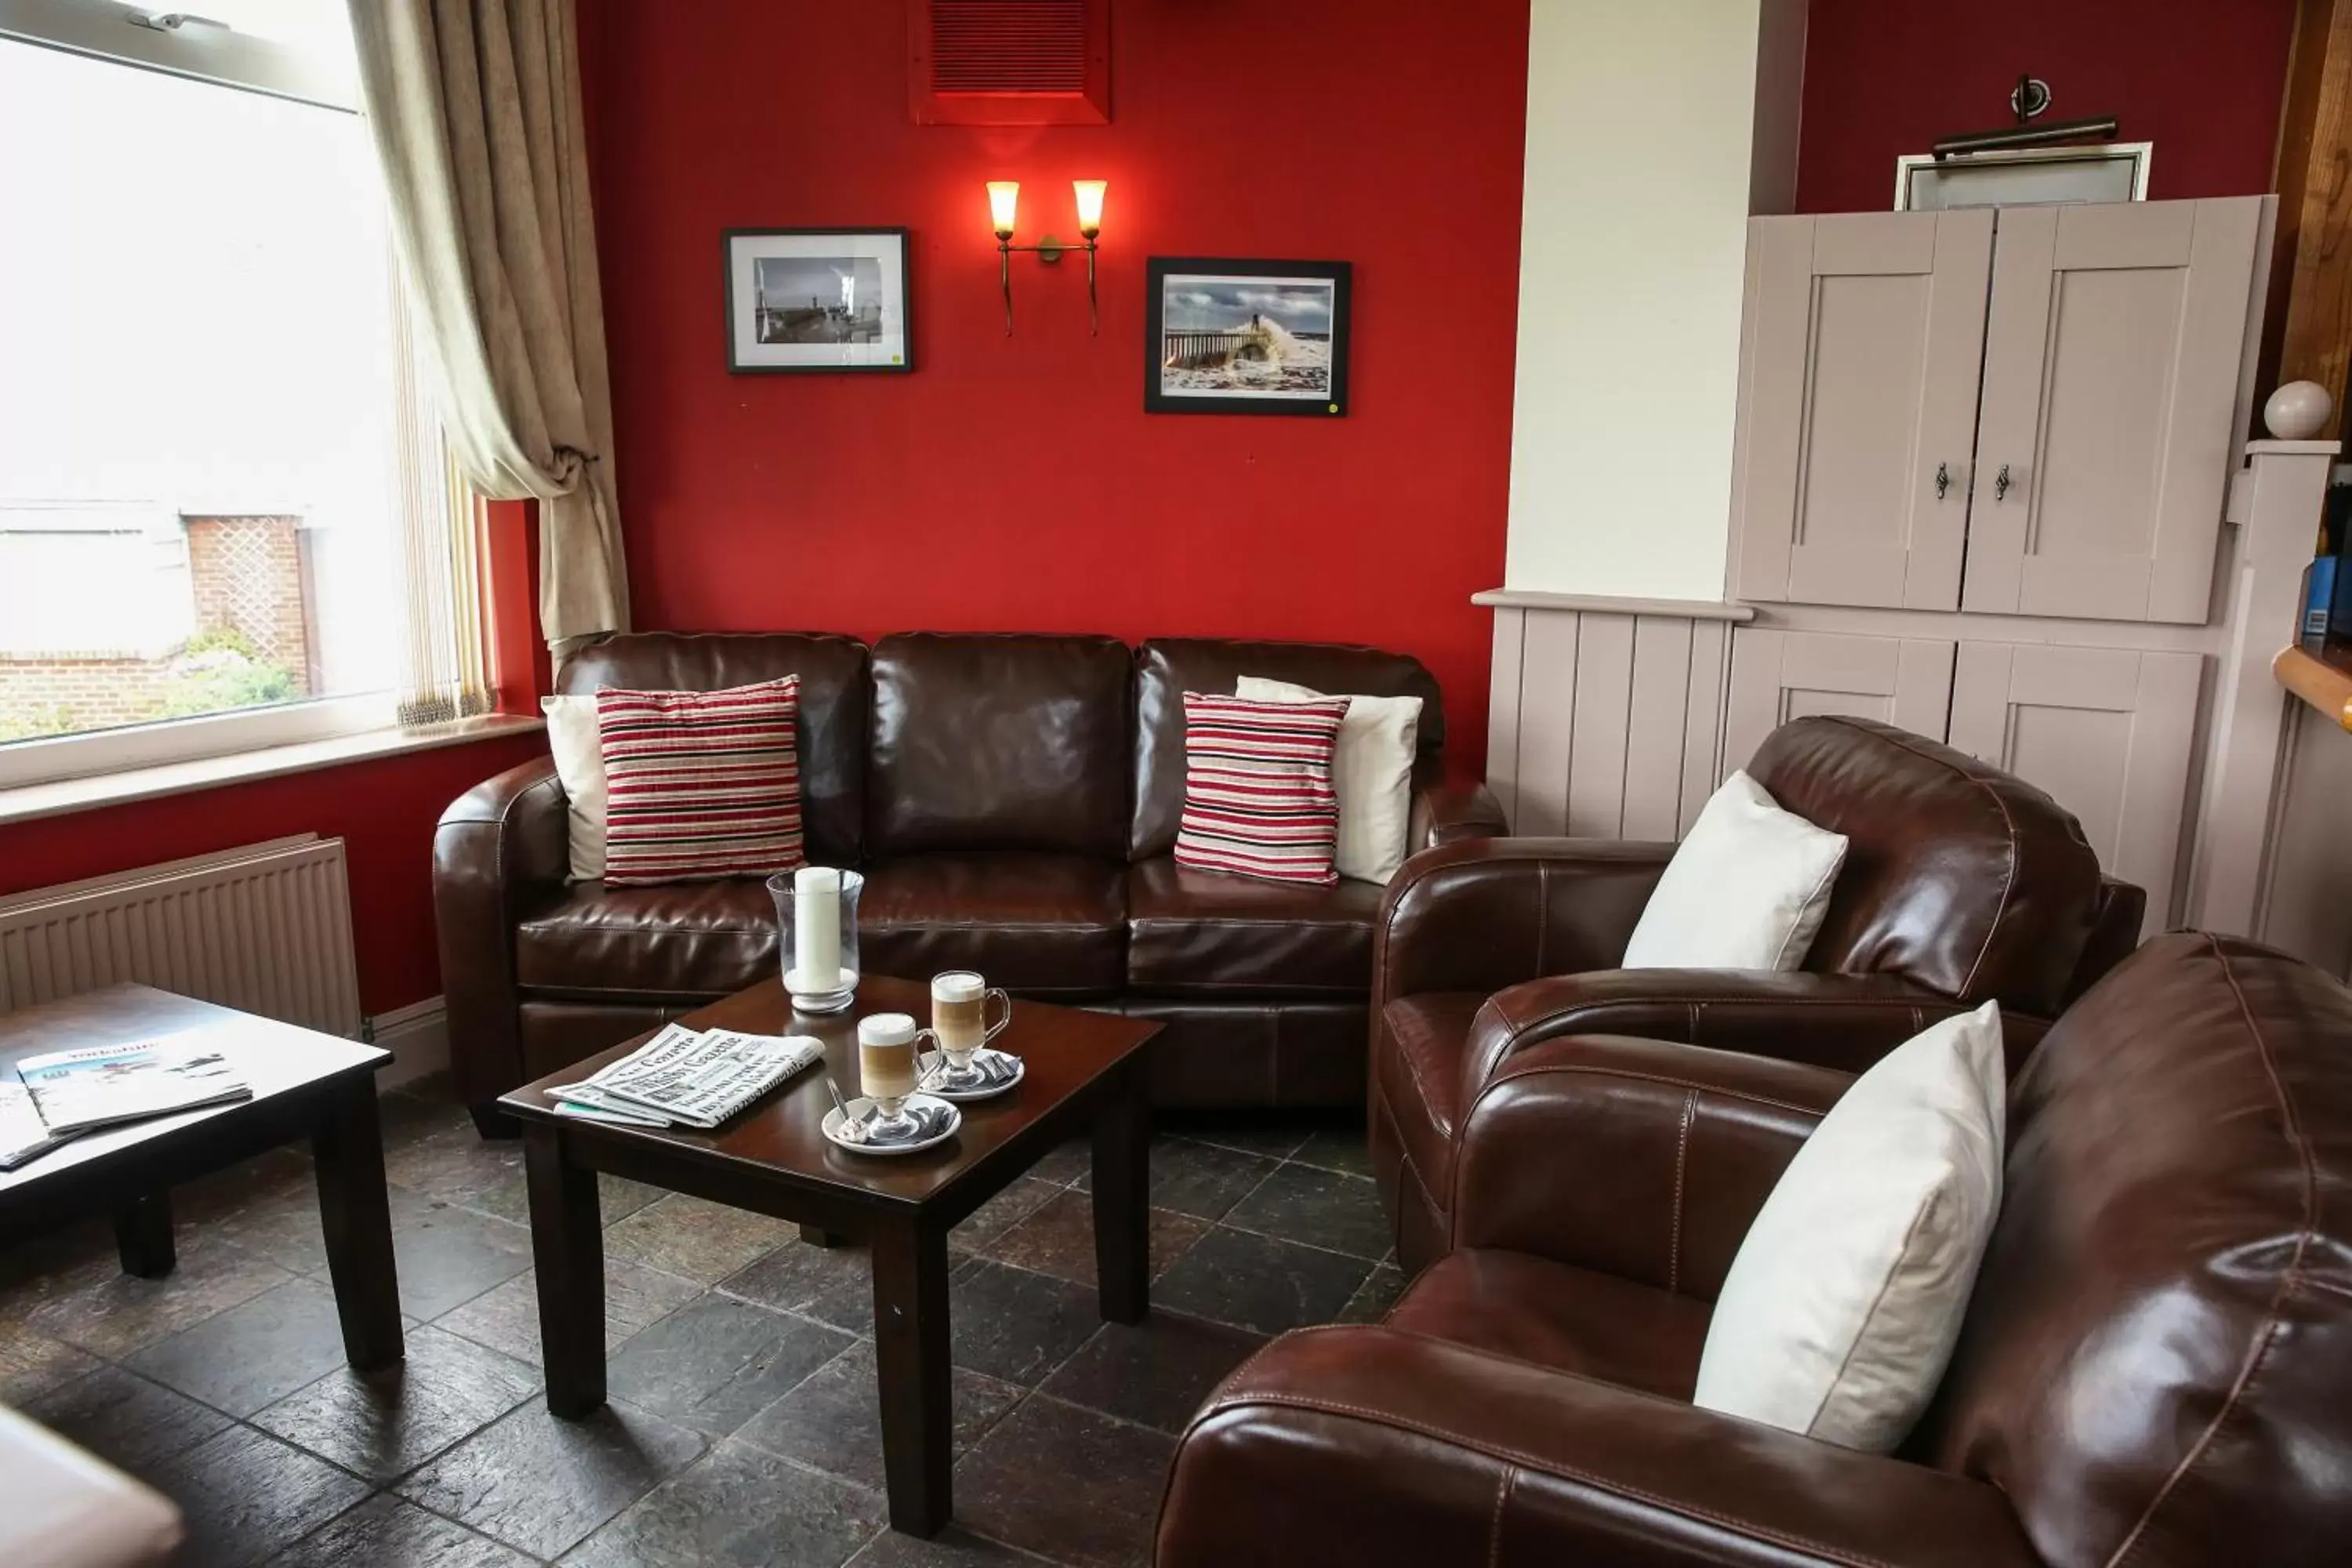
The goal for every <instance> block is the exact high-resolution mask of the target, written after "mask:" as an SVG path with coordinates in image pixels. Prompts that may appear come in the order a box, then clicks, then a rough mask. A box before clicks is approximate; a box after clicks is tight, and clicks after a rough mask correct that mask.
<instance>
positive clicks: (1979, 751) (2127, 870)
mask: <svg viewBox="0 0 2352 1568" xmlns="http://www.w3.org/2000/svg"><path fill="white" fill-rule="evenodd" d="M2204 666H2205V660H2204V658H2203V657H2202V656H2201V655H2199V654H2193V653H2165V652H2141V651H2136V650H2132V649H2127V648H2103V647H2041V646H2032V647H2027V646H2011V645H2010V644H2007V643H1979V642H1969V643H1962V644H1961V645H1960V647H1959V652H1958V658H1957V660H1956V662H1955V667H1954V671H1953V681H1952V706H1951V731H1950V740H1951V744H1952V745H1953V746H1955V747H1957V748H1958V749H1959V750H1960V751H1963V752H1969V754H1970V755H1972V756H1975V757H1978V758H1980V759H1981V760H1983V761H1985V762H1988V763H1992V764H1993V765H1994V766H1995V767H1999V768H2003V769H2006V770H2008V771H2009V772H2011V773H2015V774H2016V775H2017V776H2018V777H2020V778H2021V779H2023V780H2025V781H2026V782H2027V783H2028V784H2035V785H2038V786H2039V787H2041V788H2042V789H2043V790H2046V791H2048V792H2049V795H2050V796H2051V798H2052V799H2053V800H2055V801H2056V802H2057V803H2058V804H2059V805H2063V806H2064V807H2065V808H2066V809H2067V810H2068V811H2071V812H2073V813H2074V816H2075V819H2076V820H2077V821H2079V822H2081V823H2082V825H2083V832H2084V836H2085V837H2088V838H2089V839H2090V842H2091V847H2092V848H2093V849H2095V850H2096V851H2097V852H2098V857H2099V865H2100V867H2101V868H2104V869H2105V871H2106V872H2107V873H2108V874H2109V875H2110V876H2116V877H2121V878H2122V879H2124V880H2126V881H2127V882H2137V884H2139V886H2140V887H2141V888H2143V889H2147V903H2148V910H2149V915H2150V918H2151V920H2152V921H2154V922H2155V923H2156V924H2157V925H2158V926H2159V927H2160V926H2161V925H2162V924H2163V923H2164V921H2165V918H2166V914H2167V911H2168V910H2169V909H2170V908H2171V905H2172V889H2173V881H2174V873H2175V872H2176V870H2177V869H2178V868H2179V855H2180V840H2181V823H2182V820H2183V817H2184V816H2185V814H2186V812H2187V810H2188V805H2189V757H2190V753H2191V751H2192V748H2193V746H2194V744H2195V738H2196V729H2197V702H2198V696H2199V689H2200V685H2201V683H2202V681H2203V679H2204Z"/></svg>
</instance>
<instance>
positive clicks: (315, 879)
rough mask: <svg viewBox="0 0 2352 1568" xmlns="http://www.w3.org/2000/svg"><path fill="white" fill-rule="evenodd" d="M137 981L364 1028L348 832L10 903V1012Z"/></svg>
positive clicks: (3, 945)
mask: <svg viewBox="0 0 2352 1568" xmlns="http://www.w3.org/2000/svg"><path fill="white" fill-rule="evenodd" d="M126 981H135V982H137V983H139V984H144V985H152V986H155V987H156V988H158V989H159V990H163V991H175V992H177V993H179V994H181V995H184V996H194V997H196V998H198V999H199V1000H202V1001H205V1002H213V1003H217V1004H219V1005H222V1006H224V1007H235V1008H237V1009H239V1010H241V1011H243V1012H247V1013H257V1014H259V1015H261V1016H263V1017H267V1018H276V1019H278V1020H279V1021H281V1022H284V1023H288V1024H295V1025H299V1026H302V1027H304V1028H310V1029H317V1030H320V1031H321V1032H322V1033H325V1034H331V1035H341V1036H344V1037H357V1036H358V1035H359V1034H360V1031H361V1026H362V1016H361V1013H360V994H359V970H358V962H357V955H356V953H355V952H354V949H353V944H352V899H351V883H350V879H349V876H348V872H347V868H346V866H345V862H344V858H343V841H342V840H341V839H340V838H324V839H322V838H320V837H317V836H316V835H311V834H306V835H303V836H301V837H295V838H282V839H274V840H272V841H270V842H268V843H266V844H256V845H250V846H247V847H243V848H239V849H230V850H224V851H222V852H221V853H219V854H215V855H204V856H198V857H195V858H193V859H187V860H175V861H172V862H170V863H168V864H165V865H161V866H151V867H146V868H142V869H139V870H136V871H128V872H123V873H121V874H120V875H118V876H112V877H101V878H98V879H93V880H91V881H87V882H76V883H72V884H70V885H68V886H65V887H58V888H44V889H36V890H35V891H32V892H27V893H19V894H16V895H14V896H12V897H10V898H7V899H5V900H0V1011H5V1010H8V1009H12V1008H16V1007H26V1006H30V1005H33V1004H35V1003H37V1002H47V1001H53V1000H55V999H57V998H58V997H62V996H73V995H78V994H80V993H82V992H85V991H93V990H96V989H97V988H98V987H100V986H101V985H113V984H121V983H123V982H126Z"/></svg>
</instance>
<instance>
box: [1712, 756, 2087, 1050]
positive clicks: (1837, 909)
mask: <svg viewBox="0 0 2352 1568" xmlns="http://www.w3.org/2000/svg"><path fill="white" fill-rule="evenodd" d="M1748 776H1749V777H1751V778H1753V779H1754V780H1755V781H1756V782H1757V783H1758V784H1762V785H1763V786H1764V788H1765V790H1766V791H1767V792H1769V794H1770V795H1771V796H1772V798H1773V799H1774V800H1775V801H1777V802H1778V803H1779V804H1780V806H1781V807H1782V809H1784V810H1788V811H1793V812H1795V813H1796V814H1797V815H1798V816H1801V817H1803V818H1804V819H1805V820H1806V821H1808V822H1810V823H1812V824H1813V825H1814V826H1818V827H1826V828H1828V829H1829V830H1830V831H1831V832H1832V833H1843V835H1845V837H1846V853H1845V864H1844V865H1843V867H1841V868H1839V871H1838V879H1837V890H1836V892H1835V893H1834V894H1833V895H1832V898H1831V900H1830V907H1829V912H1828V914H1827V915H1826V916H1824V917H1823V919H1822V928H1821V931H1819V933H1818V934H1816V935H1815V937H1814V938H1813V945H1812V948H1811V951H1810V952H1808V953H1807V954H1806V956H1805V967H1806V968H1807V969H1809V970H1812V971H1815V972H1817V973H1832V974H1871V973H1878V974H1899V975H1901V976H1903V977H1904V978H1905V979H1907V980H1910V981H1912V982H1913V983H1915V984H1920V985H1924V986H1927V988H1928V989H1929V990H1931V991H1939V992H1942V993H1943V994H1945V995H1948V996H1953V997H1957V998H1958V999H1959V1000H1960V1001H1963V1002H1966V1003H1968V1004H1969V1005H1971V1006H1973V1005H1976V1004H1978V1003H1980V1002H1989V1001H1998V1002H2000V1004H2001V1005H2003V1006H2005V1007H2011V1008H2016V1009H2020V1010H2021V1011H2023V1012H2027V1013H2032V1014H2034V1015H2036V1016H2040V1017H2044V1018H2048V1017H2053V1016H2056V1015H2057V1013H2058V1010H2059V1008H2060V1006H2061V1005H2063V1001H2064V999H2065V996H2066V994H2067V985H2068V982H2069V981H2070V979H2071V978H2072V977H2073V975H2074V970H2075V966H2076V964H2077V963H2079V962H2080V960H2081V958H2082V956H2083V950H2084V944H2085V943H2087V942H2089V940H2090V937H2091V932H2092V929H2093V927H2094V924H2095V921H2096V920H2097V917H2098V911H2099V910H2100V908H2101V904H2102V895H2101V892H2100V887H2099V860H2098V857H2097V856H2096V855H2095V854H2093V853H2092V851H2091V847H2090V844H2089V843H2088V842H2087V841H2086V840H2085V839H2084V837H2083V830H2082V828H2081V827H2080V826H2077V825H2076V823H2075V821H2074V817H2073V816H2069V815H2068V814H2067V813H2066V812H2065V811H2064V810H2063V809H2062V808H2060V806H2059V805H2058V804H2057V803H2056V802H2055V801H2053V800H2052V799H2051V798H2050V797H2049V796H2048V795H2044V794H2042V792H2041V791H2040V790H2038V789H2035V788H2034V787H2033V786H2032V784H2027V783H2025V782H2024V781H2023V780H2021V779H2018V778H2015V777H2012V776H2011V775H2010V774H2008V773H2003V772H2001V771H2000V769H1999V768H1996V767H1992V766H1990V765H1989V764H1987V763H1980V762H1979V761H1977V760H1976V759H1975V758H1974V757H1971V756H1969V755H1967V754H1965V753H1963V752H1956V751H1954V750H1952V749H1951V748H1950V747H1948V746H1942V745H1938V744H1937V743H1936V742H1933V741H1928V740H1923V739H1922V738H1920V737H1919V736H1917V735H1914V734H1912V733H1910V732H1909V731H1904V730H1897V729H1895V728H1894V727H1893V726H1892V725H1887V724H1877V723H1873V722H1872V721H1869V720H1866V719H1848V718H1836V717H1824V718H1811V719H1798V720H1794V721H1791V722H1790V723H1786V724H1783V725H1781V726H1780V728H1779V729H1778V730H1775V731H1772V733H1771V734H1770V735H1769V737H1767V738H1766V740H1765V742H1764V744H1763V745H1761V746H1760V747H1759V748H1758V749H1757V752H1756V755H1755V758H1754V759H1753V760H1752V761H1750V762H1749V763H1748Z"/></svg>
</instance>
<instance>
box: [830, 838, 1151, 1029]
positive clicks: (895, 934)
mask: <svg viewBox="0 0 2352 1568" xmlns="http://www.w3.org/2000/svg"><path fill="white" fill-rule="evenodd" d="M1126 870H1127V868H1126V867H1124V866H1121V865H1120V864H1118V862H1117V861H1115V860H1098V859H1095V858H1091V857H1088V856H1084V855H1055V854H1046V853H1034V854H1033V853H1025V852H1019V851H953V852H950V851H941V852H938V853H934V854H928V855H913V856H908V857H907V858H904V859H898V860H890V861H887V862H885V863H884V864H882V865H879V866H874V867H869V868H867V870H866V893H865V897H864V898H863V900H861V901H860V902H859V904H858V910H857V933H858V935H857V940H858V944H859V961H860V962H861V963H863V964H864V965H865V967H866V971H867V973H873V974H896V975H900V976H903V977H904V978H906V979H908V980H928V979H929V978H930V977H931V976H932V975H934V974H936V973H940V971H941V970H944V969H976V970H978V971H980V973H982V974H984V975H986V976H987V977H988V983H989V984H991V985H1002V986H1004V987H1005V988H1006V989H1008V990H1012V991H1017V992H1020V993H1022V994H1025V995H1031V996H1108V995H1112V994H1116V993H1117V992H1118V988H1119V978H1120V975H1121V974H1122V973H1123V972H1124V970H1125V967H1126V960H1127V900H1126V897H1125V880H1126Z"/></svg>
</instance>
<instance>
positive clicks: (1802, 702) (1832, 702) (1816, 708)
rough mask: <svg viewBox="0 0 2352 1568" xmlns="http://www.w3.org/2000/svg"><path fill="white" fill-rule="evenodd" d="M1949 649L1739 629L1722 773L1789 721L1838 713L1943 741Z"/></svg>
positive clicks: (1931, 642)
mask: <svg viewBox="0 0 2352 1568" xmlns="http://www.w3.org/2000/svg"><path fill="white" fill-rule="evenodd" d="M1951 697H1952V645H1951V644H1950V643H1948V642H1939V641H1937V640H1935V639H1932V638H1921V637H1846V636H1842V635H1838V634H1833V633H1827V632H1790V631H1780V630H1775V629H1772V628H1769V627H1761V626H1742V627H1740V628H1739V629H1738V631H1736V632H1734V633H1733V634H1732V637H1731V695H1730V698H1729V700H1727V702H1726V703H1725V705H1724V733H1723V771H1724V773H1730V772H1731V771H1732V770H1733V769H1735V768H1744V767H1746V766H1747V765H1748V758H1750V757H1752V756H1754V755H1755V754H1756V748H1757V747H1759V746H1760V745H1762V744H1763V743H1764V737H1765V736H1767V735H1769V734H1770V733H1771V732H1772V731H1774V730H1776V729H1778V728H1780V726H1781V725H1782V724H1785V723H1787V722H1788V721H1790V720H1791V719H1803V718H1808V717H1810V716H1811V715H1814V714H1818V713H1841V714H1845V715H1848V716H1850V717H1853V718H1857V719H1876V720H1879V721H1882V722H1885V723H1888V724H1894V725H1896V726H1898V727H1900V728H1902V729H1906V730H1908V731H1912V732H1913V733H1914V734H1919V735H1925V736H1927V738H1928V739H1930V740H1936V741H1940V740H1942V739H1943V738H1944V725H1945V719H1946V716H1947V715H1948V713H1949V711H1950V708H1951Z"/></svg>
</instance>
